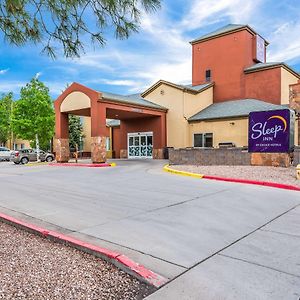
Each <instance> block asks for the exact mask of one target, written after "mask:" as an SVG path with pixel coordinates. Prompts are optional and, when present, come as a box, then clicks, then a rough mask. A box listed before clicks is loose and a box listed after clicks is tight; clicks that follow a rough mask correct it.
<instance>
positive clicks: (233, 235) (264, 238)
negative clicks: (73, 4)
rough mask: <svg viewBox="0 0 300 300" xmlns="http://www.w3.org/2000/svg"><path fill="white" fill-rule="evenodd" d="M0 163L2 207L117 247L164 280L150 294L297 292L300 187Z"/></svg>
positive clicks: (124, 167)
mask: <svg viewBox="0 0 300 300" xmlns="http://www.w3.org/2000/svg"><path fill="white" fill-rule="evenodd" d="M116 163H117V167H111V168H74V167H50V166H47V165H42V166H22V165H19V166H17V165H13V164H11V163H1V164H0V191H1V192H0V211H1V212H3V213H6V214H8V215H11V216H14V217H17V218H19V219H22V220H26V221H30V222H31V223H35V224H37V225H41V226H43V227H46V228H49V229H54V230H57V231H61V232H63V233H65V234H67V235H70V236H73V237H76V238H80V239H83V240H86V241H88V242H91V243H94V244H97V245H101V246H102V247H106V248H109V249H111V250H116V251H119V252H121V253H124V254H125V255H127V256H129V257H130V258H132V259H133V260H135V261H136V262H139V263H141V264H143V265H144V266H145V267H147V268H150V269H151V270H153V271H155V272H156V273H159V274H161V275H162V276H164V277H166V278H168V279H169V280H170V281H169V283H168V284H166V285H165V286H164V287H162V288H161V289H160V290H158V291H157V292H156V293H154V294H152V295H151V296H149V297H148V298H147V299H149V300H156V299H172V300H173V299H181V300H184V299H205V300H210V299H213V300H215V299H272V300H275V299H280V300H282V299H295V300H298V299H299V298H300V264H299V262H300V251H299V249H300V193H299V192H295V191H287V190H280V189H275V188H268V187H260V186H253V185H243V184H237V183H229V182H217V181H209V180H204V179H196V178H190V177H183V176H178V175H172V174H169V173H165V172H164V171H162V166H163V165H164V164H165V163H166V161H161V160H130V161H128V160H123V161H122V160H118V161H116Z"/></svg>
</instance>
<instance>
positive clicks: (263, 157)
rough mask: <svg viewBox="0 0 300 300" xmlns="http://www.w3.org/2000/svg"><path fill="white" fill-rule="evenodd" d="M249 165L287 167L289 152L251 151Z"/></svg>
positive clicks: (289, 159)
mask: <svg viewBox="0 0 300 300" xmlns="http://www.w3.org/2000/svg"><path fill="white" fill-rule="evenodd" d="M251 165H252V166H271V167H285V168H287V167H289V166H290V165H291V158H290V154H289V153H251Z"/></svg>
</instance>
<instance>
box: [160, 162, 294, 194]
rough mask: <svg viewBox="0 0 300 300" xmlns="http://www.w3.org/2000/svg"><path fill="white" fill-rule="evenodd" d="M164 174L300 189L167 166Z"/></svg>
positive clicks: (287, 185) (292, 188)
mask: <svg viewBox="0 0 300 300" xmlns="http://www.w3.org/2000/svg"><path fill="white" fill-rule="evenodd" d="M163 169H164V170H165V171H166V172H170V173H173V174H177V175H184V176H191V177H196V178H201V179H209V180H218V181H227V182H236V183H244V184H254V185H260V186H267V187H274V188H278V189H284V190H291V191H300V188H299V187H297V186H294V185H289V184H281V183H276V182H269V181H259V180H248V179H240V178H230V177H228V178H227V177H220V176H211V175H204V174H197V173H190V172H184V171H178V170H174V169H171V168H170V166H169V165H166V166H164V168H163Z"/></svg>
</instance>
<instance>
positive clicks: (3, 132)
mask: <svg viewBox="0 0 300 300" xmlns="http://www.w3.org/2000/svg"><path fill="white" fill-rule="evenodd" d="M12 107H13V94H12V93H8V94H3V95H2V96H1V97H0V144H5V143H6V142H7V141H8V140H9V139H10V138H11V134H12V130H11V116H12Z"/></svg>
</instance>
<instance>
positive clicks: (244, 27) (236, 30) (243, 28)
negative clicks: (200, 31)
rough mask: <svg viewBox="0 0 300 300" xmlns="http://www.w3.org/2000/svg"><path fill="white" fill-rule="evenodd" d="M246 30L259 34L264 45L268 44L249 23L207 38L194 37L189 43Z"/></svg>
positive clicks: (192, 43) (193, 43)
mask: <svg viewBox="0 0 300 300" xmlns="http://www.w3.org/2000/svg"><path fill="white" fill-rule="evenodd" d="M245 29H246V30H247V31H248V32H250V33H251V34H253V35H259V36H260V37H261V38H262V39H263V40H264V41H265V46H268V45H269V44H270V43H269V42H268V41H267V40H266V39H264V38H263V37H262V36H261V35H260V34H258V33H257V32H256V31H255V30H254V29H252V28H251V27H250V26H249V25H245V26H243V27H240V28H235V29H232V30H229V31H226V32H222V33H219V34H216V35H213V36H210V37H207V38H198V39H195V40H193V41H190V42H189V43H190V44H191V45H195V44H198V43H202V42H206V41H208V40H212V39H215V38H218V37H221V36H225V35H228V34H232V33H235V32H239V31H242V30H245Z"/></svg>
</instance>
